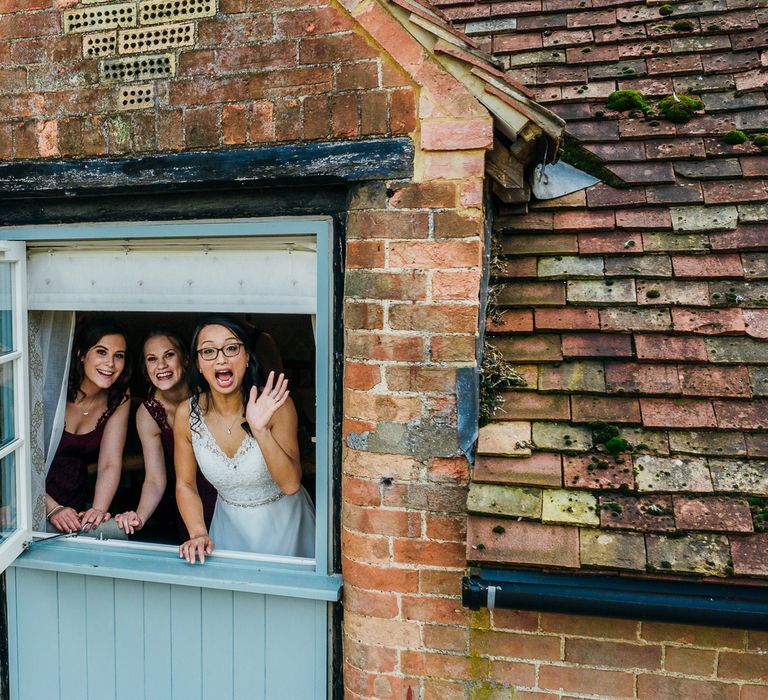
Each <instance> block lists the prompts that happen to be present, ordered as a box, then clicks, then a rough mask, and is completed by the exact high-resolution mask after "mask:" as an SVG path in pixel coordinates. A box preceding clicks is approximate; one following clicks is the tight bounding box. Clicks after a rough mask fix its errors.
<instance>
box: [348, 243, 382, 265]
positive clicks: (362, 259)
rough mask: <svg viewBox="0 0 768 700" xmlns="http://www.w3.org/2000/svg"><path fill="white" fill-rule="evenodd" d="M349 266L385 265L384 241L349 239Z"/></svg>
mask: <svg viewBox="0 0 768 700" xmlns="http://www.w3.org/2000/svg"><path fill="white" fill-rule="evenodd" d="M346 264H347V268H348V269H349V268H369V269H370V268H377V267H378V268H383V267H384V242H383V241H381V240H373V241H348V242H347V257H346Z"/></svg>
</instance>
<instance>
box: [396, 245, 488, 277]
mask: <svg viewBox="0 0 768 700" xmlns="http://www.w3.org/2000/svg"><path fill="white" fill-rule="evenodd" d="M480 252H481V251H480V242H479V241H440V242H438V241H435V242H432V241H415V242H414V241H402V242H400V241H396V242H392V243H390V244H389V267H390V268H416V269H420V270H430V269H446V268H467V267H469V268H477V267H479V265H480Z"/></svg>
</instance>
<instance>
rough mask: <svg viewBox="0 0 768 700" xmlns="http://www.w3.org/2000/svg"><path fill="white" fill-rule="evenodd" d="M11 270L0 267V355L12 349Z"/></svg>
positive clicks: (7, 267) (5, 266)
mask: <svg viewBox="0 0 768 700" xmlns="http://www.w3.org/2000/svg"><path fill="white" fill-rule="evenodd" d="M12 308H13V269H12V268H11V266H10V265H0V354H5V353H7V352H11V351H12V350H13V349H14V348H13V319H12Z"/></svg>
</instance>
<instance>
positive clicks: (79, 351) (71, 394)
mask: <svg viewBox="0 0 768 700" xmlns="http://www.w3.org/2000/svg"><path fill="white" fill-rule="evenodd" d="M105 335H120V336H122V337H123V338H124V339H125V345H126V348H125V350H126V360H125V365H124V366H123V369H122V371H121V372H120V374H119V376H118V377H117V379H116V380H115V382H114V383H113V384H112V386H111V387H109V389H108V390H107V410H109V411H114V410H115V409H116V408H117V407H118V406H119V405H120V404H121V403H123V401H125V398H126V393H127V391H128V384H129V383H130V381H131V365H130V363H129V362H128V357H127V355H128V334H127V333H126V332H125V330H124V329H123V328H122V327H121V326H119V325H117V324H116V323H115V322H114V321H112V320H109V319H88V320H83V321H81V322H79V323H78V325H77V328H76V329H75V338H74V340H73V342H72V356H71V358H70V363H69V378H68V380H67V401H75V400H76V399H77V395H78V394H79V393H81V390H80V385H81V384H82V383H83V380H84V379H85V371H84V369H83V358H84V357H85V356H86V355H87V354H88V351H89V350H90V349H91V348H92V347H93V346H94V345H98V343H99V341H100V340H101V339H102V338H103V337H104V336H105Z"/></svg>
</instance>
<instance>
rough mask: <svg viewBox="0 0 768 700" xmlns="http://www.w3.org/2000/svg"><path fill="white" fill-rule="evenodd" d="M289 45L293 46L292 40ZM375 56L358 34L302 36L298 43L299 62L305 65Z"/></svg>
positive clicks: (374, 52)
mask: <svg viewBox="0 0 768 700" xmlns="http://www.w3.org/2000/svg"><path fill="white" fill-rule="evenodd" d="M337 14H338V13H337ZM291 46H295V45H294V44H293V42H291ZM376 57H377V54H376V51H375V50H374V48H373V47H372V46H371V45H369V44H368V42H366V41H365V39H364V38H363V37H362V36H361V35H359V34H352V33H346V34H336V35H334V36H308V37H304V38H302V39H301V41H300V43H299V62H300V63H302V64H306V65H317V64H322V63H344V62H347V61H349V60H350V59H353V60H361V59H365V58H376Z"/></svg>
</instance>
